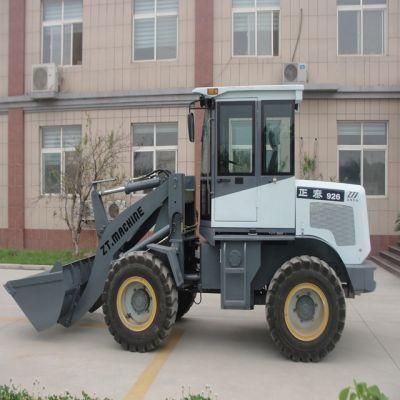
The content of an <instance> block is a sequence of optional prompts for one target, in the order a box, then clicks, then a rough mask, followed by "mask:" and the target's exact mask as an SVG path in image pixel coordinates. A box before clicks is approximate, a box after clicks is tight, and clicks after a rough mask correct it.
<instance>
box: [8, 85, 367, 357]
mask: <svg viewBox="0 0 400 400" xmlns="http://www.w3.org/2000/svg"><path fill="white" fill-rule="evenodd" d="M194 93H195V94H196V95H197V96H198V100H196V101H195V102H193V103H192V104H191V105H190V107H189V115H188V130H189V138H190V140H191V141H193V140H194V125H195V124H194V114H193V113H192V110H193V109H201V110H202V112H199V113H202V114H204V122H203V129H202V132H197V133H196V134H199V135H201V143H202V168H201V178H200V215H199V223H198V221H197V219H198V218H197V216H196V204H195V199H196V195H195V180H194V177H188V176H184V175H183V174H171V173H170V172H169V171H161V170H158V171H154V172H152V173H151V174H149V175H147V176H144V177H142V178H140V179H137V180H135V181H132V182H130V183H128V184H127V185H126V186H124V187H121V188H115V189H111V190H103V191H100V190H98V185H100V184H101V183H94V187H93V192H92V203H93V208H94V213H95V222H96V230H97V235H98V242H99V244H98V248H97V251H96V255H95V256H94V257H90V258H87V259H84V260H78V261H76V262H74V263H71V264H68V265H64V266H61V265H56V266H54V268H53V269H52V270H50V271H49V272H45V273H42V274H39V275H36V276H33V277H28V278H24V279H19V280H14V281H10V282H8V283H7V284H6V289H7V290H8V292H9V293H10V294H11V295H12V296H13V297H14V299H15V300H16V302H17V303H18V304H19V305H20V307H21V308H22V310H23V311H24V313H25V314H26V316H27V317H28V318H29V320H30V321H31V323H32V324H33V325H34V326H35V328H36V329H37V330H39V331H41V330H44V329H47V328H50V327H51V326H53V325H54V324H56V323H59V324H62V325H64V326H65V327H69V326H71V325H72V324H74V323H75V322H76V321H78V320H79V319H80V318H82V317H83V316H84V315H85V313H86V312H88V311H90V312H93V311H94V310H96V309H97V308H99V307H101V306H102V307H103V312H104V316H105V321H106V323H107V325H108V327H109V330H110V332H111V334H112V335H113V336H114V338H115V340H116V341H117V342H118V343H120V344H121V346H122V347H123V348H124V349H127V350H130V351H140V352H146V351H151V350H153V349H155V348H157V347H159V346H160V345H161V344H162V343H163V342H164V341H165V340H167V338H168V335H169V333H170V331H171V328H172V326H173V325H174V323H175V321H176V320H177V319H180V318H182V316H183V315H184V314H185V313H186V312H187V311H188V310H189V309H190V307H191V306H192V304H193V302H194V300H195V296H196V294H197V293H219V294H220V296H221V307H222V308H224V309H247V310H251V309H253V308H254V306H255V305H264V306H265V311H266V319H267V324H268V326H269V332H270V335H271V337H272V340H273V342H274V343H275V344H276V346H277V347H278V349H279V350H280V351H281V352H282V353H283V354H284V355H285V356H286V357H288V358H290V359H292V360H295V361H297V360H301V361H304V362H307V361H319V360H321V359H322V358H323V357H324V356H325V355H326V354H327V353H328V352H330V351H331V350H332V349H333V348H334V346H335V344H336V343H337V342H338V340H339V339H340V336H341V334H342V331H343V328H344V324H345V314H346V304H345V297H354V295H356V294H360V293H365V292H372V291H373V290H374V289H375V281H374V269H375V268H374V265H373V264H372V263H371V262H369V261H366V259H367V256H368V254H369V252H370V237H369V230H368V216H367V205H366V196H365V191H364V189H363V188H362V187H361V186H356V185H346V184H340V183H333V182H321V181H302V180H296V178H295V173H294V172H295V171H294V166H295V159H294V157H295V130H294V116H295V112H296V111H297V109H298V106H299V103H300V101H301V99H302V93H303V87H302V86H297V85H296V86H250V87H219V88H198V89H195V90H194ZM144 189H146V193H147V194H146V195H144V196H143V198H141V200H139V201H138V202H136V203H134V204H133V205H131V206H130V207H128V208H127V209H126V210H125V211H123V212H122V213H121V214H120V215H119V216H117V217H116V218H115V219H114V220H108V219H107V214H106V212H105V210H104V206H103V198H104V197H106V196H107V195H109V194H112V193H118V192H125V193H126V195H129V194H130V193H133V192H137V191H141V190H144ZM198 225H199V226H198ZM197 228H199V232H200V235H199V234H198V229H197ZM200 236H201V239H200ZM144 237H145V239H143V238H144Z"/></svg>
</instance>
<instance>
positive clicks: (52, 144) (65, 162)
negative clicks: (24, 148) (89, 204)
mask: <svg viewBox="0 0 400 400" xmlns="http://www.w3.org/2000/svg"><path fill="white" fill-rule="evenodd" d="M41 133H42V194H59V193H61V177H62V176H63V175H64V174H65V173H68V171H69V170H70V169H72V168H74V157H73V155H74V152H75V148H76V146H77V145H78V144H79V143H80V142H81V137H82V129H81V127H80V126H79V125H71V126H51V127H43V128H42V129H41Z"/></svg>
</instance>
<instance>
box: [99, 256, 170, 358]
mask: <svg viewBox="0 0 400 400" xmlns="http://www.w3.org/2000/svg"><path fill="white" fill-rule="evenodd" d="M103 302H104V305H103V313H104V319H105V322H106V324H107V325H108V329H109V331H110V333H111V334H112V335H113V337H114V339H115V340H116V341H117V342H118V343H119V344H120V345H121V346H122V347H123V348H124V349H125V350H129V351H134V352H135V351H138V352H141V353H144V352H148V351H152V350H154V349H156V348H157V347H159V346H160V345H162V344H163V343H164V342H165V340H166V339H167V337H168V335H169V334H170V332H171V328H172V326H173V324H174V323H175V319H176V313H177V309H178V293H177V290H176V287H175V283H174V281H173V279H172V276H171V273H170V271H169V270H168V268H167V267H166V266H165V264H164V263H163V262H162V261H161V260H160V259H158V258H156V257H154V255H152V254H150V253H135V254H133V255H129V256H127V257H126V258H121V259H120V260H118V261H117V262H116V263H115V265H114V267H113V268H112V269H111V271H110V273H109V275H108V278H107V281H106V284H105V286H104V292H103Z"/></svg>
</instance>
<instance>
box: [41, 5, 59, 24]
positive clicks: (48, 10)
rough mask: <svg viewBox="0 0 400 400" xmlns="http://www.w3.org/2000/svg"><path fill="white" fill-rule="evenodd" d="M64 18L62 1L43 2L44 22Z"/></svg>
mask: <svg viewBox="0 0 400 400" xmlns="http://www.w3.org/2000/svg"><path fill="white" fill-rule="evenodd" d="M61 17H62V1H61V0H43V21H54V20H60V19H61Z"/></svg>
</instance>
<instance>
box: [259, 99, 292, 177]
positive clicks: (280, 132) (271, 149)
mask: <svg viewBox="0 0 400 400" xmlns="http://www.w3.org/2000/svg"><path fill="white" fill-rule="evenodd" d="M262 173H263V175H294V102H291V101H281V102H270V101H268V102H263V103H262Z"/></svg>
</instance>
